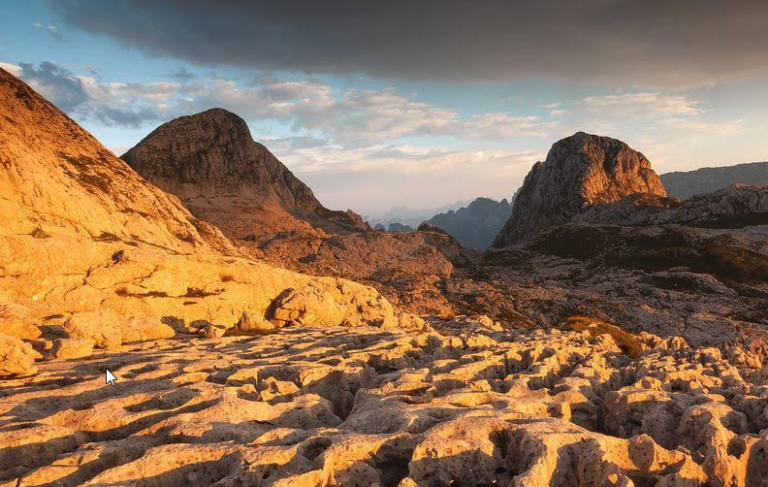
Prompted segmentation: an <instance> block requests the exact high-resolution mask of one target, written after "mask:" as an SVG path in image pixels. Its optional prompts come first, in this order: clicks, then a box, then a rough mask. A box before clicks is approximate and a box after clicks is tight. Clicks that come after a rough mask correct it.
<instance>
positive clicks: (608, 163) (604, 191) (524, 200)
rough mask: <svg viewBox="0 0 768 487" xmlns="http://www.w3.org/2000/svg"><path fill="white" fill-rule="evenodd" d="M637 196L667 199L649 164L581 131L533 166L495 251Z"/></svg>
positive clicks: (626, 149) (623, 148)
mask: <svg viewBox="0 0 768 487" xmlns="http://www.w3.org/2000/svg"><path fill="white" fill-rule="evenodd" d="M635 193H650V194H654V195H658V196H665V195H666V192H665V191H664V186H663V184H662V183H661V180H660V179H659V177H658V176H657V175H656V173H655V172H654V171H653V169H651V163H650V162H649V161H648V159H646V157H645V156H644V155H643V154H641V153H639V152H637V151H634V150H632V149H631V148H630V147H629V146H628V145H626V144H625V143H623V142H621V141H619V140H615V139H611V138H608V137H599V136H596V135H589V134H585V133H583V132H579V133H577V134H575V135H573V136H571V137H568V138H566V139H563V140H561V141H559V142H557V143H555V144H554V145H553V146H552V149H551V150H550V151H549V154H548V155H547V158H546V160H545V161H544V162H537V163H536V164H535V165H534V166H533V169H531V172H530V173H529V174H528V176H526V178H525V182H524V183H523V187H522V188H521V189H520V192H519V193H518V195H517V197H516V199H515V204H514V207H513V208H512V216H511V217H510V218H509V220H508V221H507V223H506V224H505V225H504V227H503V228H502V230H501V231H500V232H499V235H498V236H497V237H496V240H495V242H494V246H495V247H506V246H510V245H513V244H516V243H518V242H520V241H522V240H525V239H529V238H531V237H533V236H534V234H535V233H536V232H537V231H539V230H541V229H544V228H548V227H551V226H554V225H559V224H562V223H566V222H569V221H571V220H572V219H573V217H575V216H576V215H578V214H580V213H583V212H584V211H586V210H587V209H589V208H590V207H592V206H594V205H597V204H604V203H611V202H615V201H619V200H621V199H622V198H624V197H626V196H629V195H631V194H635Z"/></svg>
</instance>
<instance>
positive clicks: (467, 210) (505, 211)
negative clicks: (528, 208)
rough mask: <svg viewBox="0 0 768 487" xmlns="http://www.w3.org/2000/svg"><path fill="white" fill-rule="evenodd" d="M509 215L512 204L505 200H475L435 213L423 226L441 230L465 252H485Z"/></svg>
mask: <svg viewBox="0 0 768 487" xmlns="http://www.w3.org/2000/svg"><path fill="white" fill-rule="evenodd" d="M511 213H512V203H511V202H508V201H507V200H506V199H504V200H501V201H495V200H492V199H490V198H477V199H476V200H474V201H473V202H472V203H470V204H469V206H467V207H464V208H459V209H458V210H450V211H448V212H446V213H439V214H437V215H435V216H433V217H432V218H430V219H429V220H427V221H426V222H425V223H429V224H430V225H434V226H436V227H438V228H440V229H442V230H445V231H446V232H448V233H449V234H450V235H452V236H453V237H454V238H455V239H456V240H458V241H459V243H460V244H461V245H462V246H464V247H466V248H468V249H474V250H485V249H487V248H488V247H490V246H491V244H492V243H493V239H494V238H495V237H496V235H498V233H499V230H501V227H503V226H504V224H505V223H506V222H507V220H509V216H510V214H511Z"/></svg>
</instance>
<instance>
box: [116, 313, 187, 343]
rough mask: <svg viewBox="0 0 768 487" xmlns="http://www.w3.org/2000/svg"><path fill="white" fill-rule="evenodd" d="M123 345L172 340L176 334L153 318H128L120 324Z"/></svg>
mask: <svg viewBox="0 0 768 487" xmlns="http://www.w3.org/2000/svg"><path fill="white" fill-rule="evenodd" d="M120 332H121V334H122V341H123V343H131V342H145V341H147V340H162V339H165V338H173V337H174V336H175V335H176V332H175V331H174V330H173V328H171V327H170V326H168V325H166V324H164V323H161V322H160V321H159V320H156V319H154V318H128V319H127V320H125V321H121V322H120Z"/></svg>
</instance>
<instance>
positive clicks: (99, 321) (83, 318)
mask: <svg viewBox="0 0 768 487" xmlns="http://www.w3.org/2000/svg"><path fill="white" fill-rule="evenodd" d="M64 331H65V332H66V333H67V336H68V337H69V338H87V339H89V340H93V342H94V345H95V346H96V347H97V348H116V347H119V346H120V345H121V344H122V342H123V338H122V326H121V324H120V319H119V317H118V316H117V313H115V312H114V311H112V310H110V309H103V310H96V311H86V312H83V313H75V314H73V315H72V316H70V317H69V318H68V319H67V321H66V322H65V323H64Z"/></svg>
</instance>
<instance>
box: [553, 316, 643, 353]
mask: <svg viewBox="0 0 768 487" xmlns="http://www.w3.org/2000/svg"><path fill="white" fill-rule="evenodd" d="M560 329H561V330H566V331H586V332H588V333H589V334H590V336H591V337H592V338H595V337H597V336H599V335H610V336H611V337H612V338H613V340H614V341H615V342H616V343H617V344H618V345H619V348H621V350H622V351H623V352H624V353H625V354H626V355H627V356H629V357H632V358H637V357H639V356H640V352H642V351H643V346H642V345H641V344H640V341H639V340H638V339H637V338H636V337H635V336H634V335H633V334H631V333H629V332H626V331H624V330H622V329H621V328H619V327H618V326H615V325H611V324H610V323H606V322H604V321H601V320H595V319H593V318H588V317H586V316H571V317H570V318H566V319H565V324H564V325H562V326H561V327H560Z"/></svg>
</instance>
